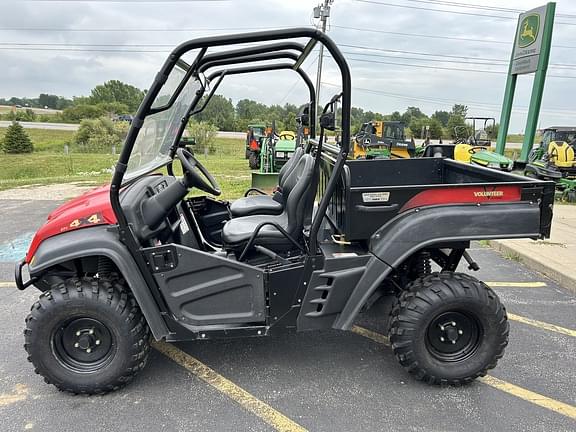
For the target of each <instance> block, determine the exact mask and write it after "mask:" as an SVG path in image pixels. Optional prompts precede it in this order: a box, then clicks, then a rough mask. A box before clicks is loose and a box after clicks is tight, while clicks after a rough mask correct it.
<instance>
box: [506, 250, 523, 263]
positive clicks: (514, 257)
mask: <svg viewBox="0 0 576 432" xmlns="http://www.w3.org/2000/svg"><path fill="white" fill-rule="evenodd" d="M502 256H503V257H504V259H507V260H509V261H516V262H517V263H520V262H522V257H521V256H520V254H519V253H518V252H512V251H504V252H503V253H502Z"/></svg>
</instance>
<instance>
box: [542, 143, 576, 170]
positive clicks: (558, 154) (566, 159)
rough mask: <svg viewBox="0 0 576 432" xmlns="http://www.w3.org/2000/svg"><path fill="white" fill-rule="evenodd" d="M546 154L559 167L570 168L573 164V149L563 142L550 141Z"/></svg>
mask: <svg viewBox="0 0 576 432" xmlns="http://www.w3.org/2000/svg"><path fill="white" fill-rule="evenodd" d="M548 154H549V155H550V159H551V160H553V161H554V164H555V165H556V166H559V167H563V168H565V167H571V166H572V165H573V164H574V149H573V148H572V147H571V146H570V145H568V143H567V142H564V141H552V142H550V144H549V145H548Z"/></svg>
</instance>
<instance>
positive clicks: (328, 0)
mask: <svg viewBox="0 0 576 432" xmlns="http://www.w3.org/2000/svg"><path fill="white" fill-rule="evenodd" d="M332 3H334V0H324V3H323V4H322V3H321V4H319V5H318V6H316V7H315V8H314V18H315V19H318V18H320V21H321V22H322V33H326V22H327V21H328V18H329V17H330V5H331V4H332ZM323 57H324V45H323V44H320V54H319V57H318V73H317V74H316V107H318V106H319V105H320V85H321V81H322V60H323ZM316 112H317V113H319V112H320V110H319V109H317V110H316Z"/></svg>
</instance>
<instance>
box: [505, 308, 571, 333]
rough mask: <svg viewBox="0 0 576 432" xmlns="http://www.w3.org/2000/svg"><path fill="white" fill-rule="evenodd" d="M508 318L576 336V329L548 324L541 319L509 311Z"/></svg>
mask: <svg viewBox="0 0 576 432" xmlns="http://www.w3.org/2000/svg"><path fill="white" fill-rule="evenodd" d="M508 319H509V320H512V321H517V322H519V323H522V324H528V325H531V326H534V327H537V328H539V329H543V330H548V331H552V332H555V333H560V334H563V335H567V336H572V337H576V330H571V329H568V328H566V327H560V326H557V325H554V324H548V323H545V322H543V321H538V320H534V319H531V318H526V317H523V316H520V315H515V314H511V313H508Z"/></svg>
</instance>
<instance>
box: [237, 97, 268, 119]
mask: <svg viewBox="0 0 576 432" xmlns="http://www.w3.org/2000/svg"><path fill="white" fill-rule="evenodd" d="M267 111H268V107H267V106H266V105H264V104H262V103H259V102H256V101H253V100H250V99H242V100H239V101H238V103H237V104H236V115H237V117H238V118H240V119H246V120H254V119H257V118H265V117H266V112H267Z"/></svg>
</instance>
